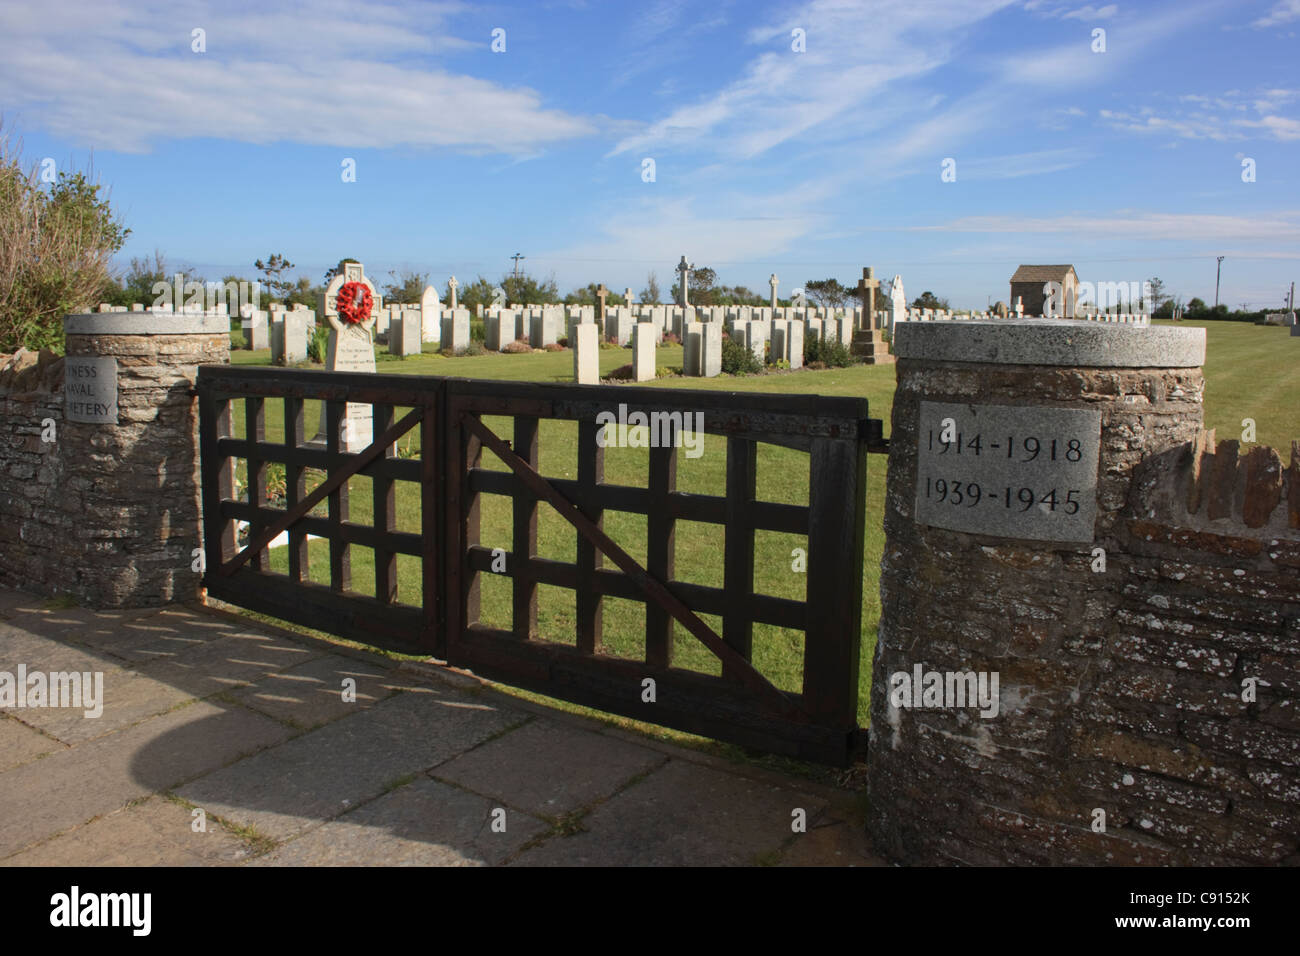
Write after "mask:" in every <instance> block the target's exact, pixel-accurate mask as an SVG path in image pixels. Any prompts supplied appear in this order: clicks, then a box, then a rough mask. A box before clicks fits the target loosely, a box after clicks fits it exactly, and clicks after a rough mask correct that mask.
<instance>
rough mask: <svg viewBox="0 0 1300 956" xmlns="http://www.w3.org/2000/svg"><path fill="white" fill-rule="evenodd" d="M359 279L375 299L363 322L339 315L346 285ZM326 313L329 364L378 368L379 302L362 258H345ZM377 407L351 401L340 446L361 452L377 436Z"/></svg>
mask: <svg viewBox="0 0 1300 956" xmlns="http://www.w3.org/2000/svg"><path fill="white" fill-rule="evenodd" d="M352 283H359V284H360V285H362V286H364V287H365V288H366V289H368V290H369V291H370V294H371V297H372V301H373V303H375V305H372V306H371V309H370V311H369V313H368V314H367V315H366V316H365V318H363V319H362V320H361V321H360V322H348V321H346V320H345V319H343V318H340V316H339V305H338V299H339V293H340V292H341V291H343V289H344V287H345V286H350V285H351V284H352ZM324 298H325V302H324V306H325V309H324V313H325V318H326V320H327V321H328V322H329V324H330V340H329V352H328V353H327V357H326V362H325V367H326V368H327V369H328V370H329V371H331V372H370V373H372V374H373V373H374V372H375V347H374V341H373V339H372V335H373V330H374V325H375V307H376V305H377V303H378V302H379V296H378V293H377V292H376V291H375V286H374V283H373V282H371V281H370V280H369V279H368V278H366V274H365V267H364V266H362V265H361V263H359V262H345V263H344V264H343V273H342V274H341V275H337V276H335V277H334V278H333V279H332V280H331V281H330V284H329V286H328V287H327V288H326V290H325V297H324ZM326 427H327V424H326V422H324V421H322V422H321V425H320V431H319V432H317V435H316V440H317V441H320V440H322V439H324V438H325V429H326ZM373 434H374V409H373V408H371V406H369V405H361V404H357V403H356V402H349V403H348V404H347V405H346V406H345V409H344V413H343V420H342V422H341V425H340V432H339V449H340V450H341V451H345V452H358V451H362V450H363V449H364V448H366V446H367V445H369V444H370V442H371V441H372V439H373Z"/></svg>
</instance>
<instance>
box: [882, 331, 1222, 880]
mask: <svg viewBox="0 0 1300 956" xmlns="http://www.w3.org/2000/svg"><path fill="white" fill-rule="evenodd" d="M894 335H895V338H894V343H893V345H894V354H895V355H896V357H897V359H898V363H897V370H898V371H897V381H898V386H897V391H896V393H895V396H894V405H893V424H892V433H891V438H890V453H889V475H888V482H887V487H886V504H885V520H884V524H885V537H886V541H885V551H884V558H883V561H882V565H881V577H880V596H881V619H880V628H879V633H878V640H877V645H876V653H875V662H874V667H873V677H872V691H871V729H870V742H869V754H868V776H867V780H868V790H869V796H870V803H871V811H870V816H869V819H870V823H869V828H870V830H871V832H872V836H873V838H874V839H875V841H876V844H877V846H878V847H879V848H880V850H881V851H882V852H884V853H886V854H887V855H889V856H891V857H893V858H894V859H896V860H899V861H903V862H912V863H932V864H933V863H970V864H998V863H1083V862H1086V863H1107V862H1109V863H1121V862H1136V861H1141V860H1142V856H1143V847H1142V845H1141V839H1140V837H1139V838H1137V839H1136V840H1135V839H1132V838H1130V837H1129V836H1128V835H1126V834H1119V833H1115V832H1110V833H1106V832H1103V831H1098V830H1097V829H1095V827H1094V826H1093V823H1094V818H1093V816H1092V813H1093V809H1094V807H1095V806H1096V801H1095V799H1093V798H1091V797H1090V796H1089V795H1088V794H1089V789H1088V782H1087V781H1086V780H1083V779H1082V778H1081V773H1080V768H1079V766H1078V765H1077V762H1076V761H1075V760H1074V759H1073V757H1074V755H1073V752H1072V749H1071V741H1072V728H1073V726H1074V723H1075V719H1076V714H1077V709H1078V708H1082V707H1088V706H1090V705H1091V703H1092V702H1093V696H1094V695H1095V693H1096V692H1097V690H1098V687H1099V684H1102V683H1104V681H1105V677H1104V675H1102V674H1100V673H1099V635H1101V634H1102V633H1103V632H1104V629H1105V627H1106V625H1107V624H1108V622H1109V619H1110V616H1111V613H1112V611H1113V609H1114V607H1115V605H1116V598H1117V597H1118V595H1119V594H1120V592H1121V590H1122V589H1123V588H1124V587H1125V586H1132V582H1131V581H1127V582H1126V580H1125V575H1124V572H1123V563H1124V562H1123V558H1122V556H1120V555H1118V554H1116V553H1115V552H1116V550H1117V547H1116V545H1117V539H1116V538H1115V537H1114V533H1115V532H1116V531H1118V530H1119V528H1118V523H1117V518H1118V517H1119V516H1120V513H1121V511H1122V510H1123V509H1124V507H1125V504H1126V502H1127V499H1128V494H1129V487H1130V483H1131V476H1132V473H1133V470H1134V468H1135V467H1136V466H1137V465H1138V464H1139V463H1140V462H1142V461H1143V460H1144V459H1146V458H1149V457H1151V456H1153V455H1158V454H1160V453H1161V452H1165V451H1167V450H1168V449H1170V448H1172V447H1174V446H1177V445H1180V444H1182V443H1184V442H1187V441H1190V440H1193V439H1195V438H1196V436H1197V435H1198V434H1199V431H1200V428H1201V425H1202V408H1201V399H1202V390H1203V384H1204V383H1203V378H1202V374H1201V366H1202V364H1203V363H1204V359H1205V332H1204V330H1203V329H1190V328H1173V327H1164V326H1151V327H1138V326H1127V325H1108V324H1102V323H1094V322H1085V321H1068V320H1041V319H1040V320H1012V321H1005V320H1003V321H992V322H989V321H986V322H934V323H899V324H898V325H896V326H895V327H894Z"/></svg>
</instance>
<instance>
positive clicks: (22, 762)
mask: <svg viewBox="0 0 1300 956" xmlns="http://www.w3.org/2000/svg"><path fill="white" fill-rule="evenodd" d="M20 666H22V667H24V668H25V669H26V673H27V674H29V675H31V674H35V673H38V672H39V673H42V674H50V673H56V672H73V671H75V672H78V673H88V674H102V679H103V690H102V701H100V702H99V703H100V704H102V712H101V713H99V714H98V715H97V716H89V715H88V714H89V713H90V712H89V711H87V709H86V707H84V706H83V707H71V706H43V707H20V706H3V707H0V865H5V866H27V865H31V866H51V865H62V866H152V865H194V866H213V865H257V866H284V865H294V866H300V865H313V866H315V865H362V866H368V865H375V866H392V865H415V866H422V865H423V866H428V865H433V866H482V865H508V866H575V865H576V866H672V865H710V866H737V865H790V866H820V865H832V866H870V865H882V860H881V859H880V858H879V857H878V856H876V854H875V853H874V852H873V851H872V848H871V847H870V845H869V843H868V841H867V839H866V836H865V832H864V828H863V826H862V821H861V818H860V812H859V810H858V807H859V806H860V799H859V797H860V795H859V794H856V793H853V792H850V791H847V790H841V789H838V788H835V787H829V786H824V785H821V784H817V783H813V782H810V781H807V780H804V779H801V778H796V777H790V776H786V775H783V774H778V773H775V772H773V771H770V770H766V769H762V768H757V767H754V766H751V765H748V764H738V763H733V762H730V761H726V760H723V759H720V758H718V757H714V756H711V755H708V754H703V753H700V752H698V751H694V750H691V749H690V748H687V747H682V746H678V745H675V744H670V743H665V742H663V741H661V740H657V739H653V738H650V737H645V736H643V735H640V734H637V733H635V732H632V731H628V730H624V729H622V728H619V727H612V726H610V725H607V724H605V723H602V722H599V721H595V720H590V719H587V718H583V717H578V716H575V715H573V714H569V713H565V712H561V711H557V710H553V709H550V708H547V707H545V706H542V705H540V704H537V703H534V702H532V701H526V700H522V699H520V698H517V697H514V696H511V695H509V694H505V693H502V692H500V691H498V690H497V689H495V688H493V687H491V686H490V685H488V684H486V683H484V682H481V681H478V680H476V679H474V678H472V677H468V676H466V675H464V674H461V673H458V672H455V671H452V670H448V669H446V668H441V667H438V666H436V665H433V664H426V663H414V662H407V663H401V664H399V663H397V662H395V661H393V660H390V659H388V658H385V657H382V656H379V655H375V654H369V653H366V652H364V651H359V650H355V649H353V648H350V647H345V646H342V645H336V644H333V643H331V642H328V641H324V640H320V639H317V638H315V637H312V636H308V635H305V634H296V633H294V632H292V631H287V630H284V629H281V628H279V627H269V626H264V625H262V624H260V623H257V622H254V621H252V620H250V619H246V618H243V617H240V616H237V615H231V614H224V613H220V612H217V611H214V610H213V609H210V608H205V607H202V606H199V605H171V606H167V607H163V608H155V609H144V610H123V611H95V610H89V609H85V608H75V607H74V608H64V607H59V606H57V605H56V604H55V603H53V602H50V601H48V600H47V599H44V598H39V597H33V596H31V595H28V594H24V593H22V592H19V591H14V590H10V589H5V588H0V672H4V673H8V674H14V675H17V673H18V670H19V667H20ZM0 680H3V677H0ZM88 686H91V685H89V684H88ZM49 703H54V701H50V702H49ZM58 703H63V702H62V701H60V702H58ZM81 703H82V704H88V703H90V702H88V701H81ZM798 811H802V816H803V818H804V819H806V832H795V831H794V829H793V827H792V821H793V820H794V819H796V817H797V816H799V814H798Z"/></svg>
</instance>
